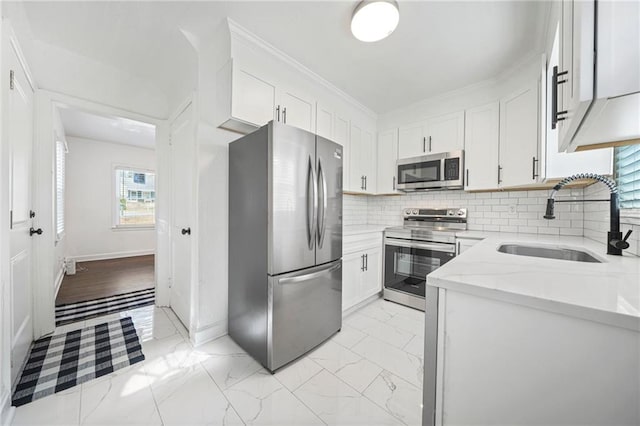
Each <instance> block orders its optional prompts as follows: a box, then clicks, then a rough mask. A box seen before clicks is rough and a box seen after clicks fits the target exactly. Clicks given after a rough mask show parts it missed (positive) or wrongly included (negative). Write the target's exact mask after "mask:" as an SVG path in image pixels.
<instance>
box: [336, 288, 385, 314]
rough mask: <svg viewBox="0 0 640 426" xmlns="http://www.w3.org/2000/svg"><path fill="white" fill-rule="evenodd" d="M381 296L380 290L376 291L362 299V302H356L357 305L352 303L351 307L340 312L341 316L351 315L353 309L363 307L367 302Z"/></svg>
mask: <svg viewBox="0 0 640 426" xmlns="http://www.w3.org/2000/svg"><path fill="white" fill-rule="evenodd" d="M381 297H382V292H380V293H376V294H374V295H373V296H369V297H367V298H366V299H364V300H363V301H362V302H360V303H358V304H357V305H353V306H352V307H350V308H349V309H347V310H346V311H343V312H342V318H346V317H348V316H349V315H351V314H352V313H354V312H355V311H357V310H359V309H361V308H364V307H365V306H367V305H368V304H369V303H371V302H375V301H376V300H378V299H380V298H381Z"/></svg>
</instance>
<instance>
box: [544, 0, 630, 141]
mask: <svg viewBox="0 0 640 426" xmlns="http://www.w3.org/2000/svg"><path fill="white" fill-rule="evenodd" d="M596 6H597V7H596ZM560 26H561V28H560V34H561V40H560V64H559V67H558V74H559V76H558V78H557V83H556V84H555V87H557V88H558V103H557V105H553V104H552V105H551V107H552V108H554V107H555V110H554V111H553V112H557V117H558V120H559V121H558V129H559V135H558V137H559V149H560V150H561V151H565V150H568V151H574V150H576V149H577V148H578V147H581V146H587V145H594V144H602V143H608V142H617V141H625V140H631V139H636V138H638V137H640V120H638V117H639V116H640V2H638V1H598V2H597V5H596V2H595V1H594V0H563V1H562V17H561V20H560ZM594 64H595V68H594ZM594 69H595V73H594ZM550 84H551V85H552V87H553V86H554V81H553V79H552V81H551V82H550ZM594 88H595V91H594ZM553 115H555V114H552V119H553V118H554V117H553Z"/></svg>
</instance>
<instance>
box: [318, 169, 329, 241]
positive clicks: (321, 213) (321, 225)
mask: <svg viewBox="0 0 640 426" xmlns="http://www.w3.org/2000/svg"><path fill="white" fill-rule="evenodd" d="M318 185H321V186H322V189H321V190H319V191H318V193H319V195H320V196H321V197H322V202H321V203H319V204H320V206H319V207H320V208H319V210H318V227H317V230H318V231H317V234H318V247H319V248H322V246H323V245H324V235H325V234H326V231H327V223H326V218H327V179H326V177H325V175H324V168H323V167H322V160H321V159H320V158H318Z"/></svg>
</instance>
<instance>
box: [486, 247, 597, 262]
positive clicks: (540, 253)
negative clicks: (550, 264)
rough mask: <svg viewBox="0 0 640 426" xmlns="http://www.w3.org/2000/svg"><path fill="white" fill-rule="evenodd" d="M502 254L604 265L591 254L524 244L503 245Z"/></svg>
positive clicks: (500, 249)
mask: <svg viewBox="0 0 640 426" xmlns="http://www.w3.org/2000/svg"><path fill="white" fill-rule="evenodd" d="M498 251H499V252H501V253H507V254H515V255H518V256H532V257H542V258H545V259H558V260H572V261H574V262H588V263H602V261H601V260H599V259H598V258H596V257H594V256H592V255H591V254H589V253H587V252H585V251H582V250H575V249H569V248H561V247H544V246H527V245H522V244H502V245H501V246H500V247H498Z"/></svg>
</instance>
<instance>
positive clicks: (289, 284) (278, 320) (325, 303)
mask: <svg viewBox="0 0 640 426" xmlns="http://www.w3.org/2000/svg"><path fill="white" fill-rule="evenodd" d="M269 302H270V309H269V327H268V331H267V334H268V336H269V337H268V342H269V348H268V356H267V358H268V359H267V364H268V365H267V366H266V367H267V368H268V369H269V370H271V371H274V370H276V369H278V368H280V367H282V366H284V365H285V364H288V363H289V362H291V361H293V360H294V359H296V358H298V357H300V356H302V355H304V354H305V353H307V352H308V351H309V350H311V349H312V348H314V347H316V346H318V345H319V344H320V343H322V342H324V341H325V340H326V339H328V338H329V337H331V336H332V335H333V334H334V333H336V332H337V331H338V330H340V328H341V327H342V260H341V259H339V260H337V261H335V262H331V263H328V264H325V265H321V266H318V267H314V268H308V269H305V270H302V271H297V272H295V273H290V274H283V275H279V276H276V277H269Z"/></svg>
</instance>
